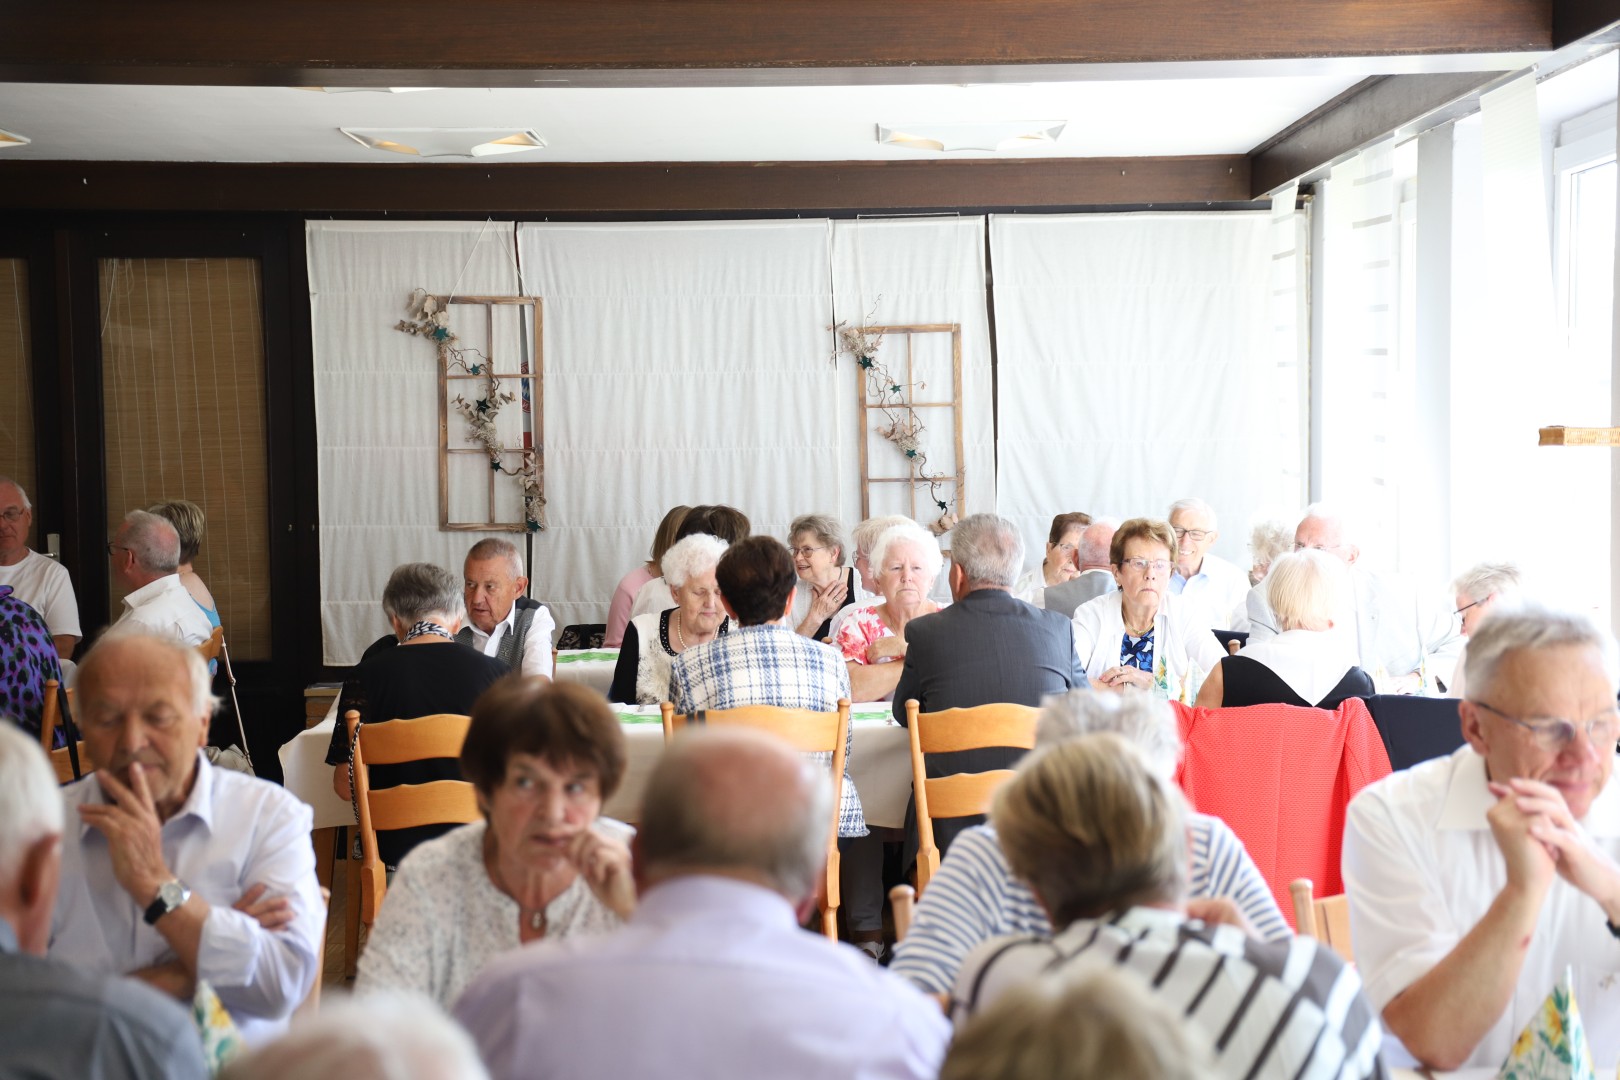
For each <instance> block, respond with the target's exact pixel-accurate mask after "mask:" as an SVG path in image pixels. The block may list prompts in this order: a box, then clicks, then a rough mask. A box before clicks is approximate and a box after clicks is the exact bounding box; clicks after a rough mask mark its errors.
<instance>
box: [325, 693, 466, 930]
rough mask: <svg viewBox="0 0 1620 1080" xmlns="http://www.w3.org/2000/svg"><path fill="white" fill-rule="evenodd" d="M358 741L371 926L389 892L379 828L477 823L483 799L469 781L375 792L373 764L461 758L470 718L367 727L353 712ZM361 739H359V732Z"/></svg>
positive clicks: (348, 719)
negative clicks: (379, 843)
mask: <svg viewBox="0 0 1620 1080" xmlns="http://www.w3.org/2000/svg"><path fill="white" fill-rule="evenodd" d="M343 719H344V723H345V724H346V725H347V727H348V729H349V737H350V739H351V740H352V741H353V743H354V801H355V806H356V807H357V808H358V809H359V813H360V853H361V861H360V922H361V923H363V924H364V925H365V926H368V927H369V926H371V925H372V924H373V923H375V922H376V921H377V909H378V908H380V907H381V906H382V900H383V894H384V893H385V892H387V891H388V874H387V868H386V867H385V866H384V865H383V861H382V859H381V857H379V855H378V854H377V830H379V829H383V830H387V829H413V828H416V827H418V826H421V825H465V824H467V823H468V822H472V821H477V820H478V818H479V813H478V799H477V797H476V796H475V795H474V794H473V786H472V785H471V784H469V783H467V781H465V780H434V781H432V782H431V783H427V784H401V785H400V786H398V787H391V788H383V789H381V790H378V791H373V790H372V788H371V779H370V774H369V772H368V770H369V769H370V767H371V766H373V765H400V764H403V763H405V762H407V761H426V760H431V759H433V758H455V757H460V756H461V744H462V743H463V742H465V741H466V739H467V725H468V724H469V723H470V718H469V717H466V716H457V715H455V714H452V713H436V714H434V715H432V716H419V717H416V718H415V719H413V720H390V721H388V722H387V723H383V724H362V723H360V714H359V713H358V712H355V711H354V710H353V709H350V710H349V712H348V713H347V714H345V715H344V718H343ZM356 729H358V730H359V737H358V738H355V731H356Z"/></svg>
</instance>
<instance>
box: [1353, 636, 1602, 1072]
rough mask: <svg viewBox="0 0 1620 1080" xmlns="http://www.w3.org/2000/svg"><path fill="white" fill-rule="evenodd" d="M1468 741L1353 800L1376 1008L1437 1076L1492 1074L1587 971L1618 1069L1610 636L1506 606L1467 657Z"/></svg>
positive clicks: (1360, 918) (1584, 1009)
mask: <svg viewBox="0 0 1620 1080" xmlns="http://www.w3.org/2000/svg"><path fill="white" fill-rule="evenodd" d="M1467 678H1468V694H1469V696H1468V698H1467V699H1465V700H1463V701H1461V702H1460V703H1459V710H1460V712H1461V715H1462V729H1463V736H1464V737H1465V738H1466V739H1467V740H1468V745H1467V746H1464V747H1462V748H1461V749H1459V750H1458V751H1457V752H1456V753H1454V754H1452V755H1451V756H1450V757H1445V758H1437V759H1435V760H1434V761H1427V762H1424V763H1423V764H1421V765H1417V766H1415V767H1413V768H1411V769H1408V770H1406V771H1404V772H1398V773H1395V774H1393V775H1391V776H1389V777H1387V778H1385V779H1384V780H1381V781H1379V782H1378V783H1376V784H1374V785H1372V786H1370V787H1368V788H1366V789H1365V790H1363V791H1362V792H1361V794H1359V795H1358V796H1357V797H1356V798H1355V800H1354V801H1353V802H1351V804H1350V810H1349V814H1348V818H1347V821H1346V824H1345V831H1344V884H1345V892H1346V893H1347V894H1348V896H1349V899H1350V928H1351V940H1352V941H1354V943H1355V951H1356V962H1357V964H1358V966H1359V967H1360V969H1361V973H1362V976H1363V978H1364V979H1365V980H1366V987H1367V996H1368V997H1369V998H1370V999H1371V1000H1372V1002H1373V1005H1374V1006H1375V1007H1377V1008H1379V1009H1381V1010H1382V1012H1383V1017H1384V1024H1385V1026H1386V1027H1387V1028H1388V1029H1389V1030H1390V1031H1391V1032H1392V1033H1394V1034H1395V1035H1397V1036H1399V1037H1400V1039H1401V1041H1402V1042H1404V1043H1405V1044H1406V1048H1407V1049H1408V1050H1409V1051H1411V1053H1412V1054H1413V1055H1414V1056H1415V1057H1417V1059H1418V1060H1419V1061H1421V1062H1423V1063H1424V1064H1426V1065H1428V1066H1431V1067H1433V1068H1435V1069H1437V1070H1438V1069H1457V1068H1461V1067H1464V1066H1489V1067H1491V1068H1495V1067H1496V1066H1497V1065H1499V1064H1500V1063H1501V1062H1502V1061H1503V1060H1504V1059H1506V1057H1507V1055H1508V1052H1509V1051H1510V1050H1511V1049H1512V1046H1513V1040H1514V1038H1515V1037H1516V1036H1517V1034H1518V1033H1519V1031H1520V1030H1522V1029H1523V1028H1524V1026H1525V1025H1526V1024H1527V1023H1528V1022H1529V1021H1530V1020H1531V1019H1532V1018H1533V1017H1534V1016H1535V1015H1536V1013H1537V1012H1538V1011H1539V1010H1540V1007H1541V1003H1542V1001H1543V1000H1544V999H1545V998H1546V996H1547V994H1548V993H1549V992H1551V990H1552V989H1553V987H1554V986H1555V985H1556V984H1557V983H1558V981H1559V980H1560V979H1561V978H1562V977H1563V975H1564V972H1565V971H1566V970H1572V971H1573V974H1574V991H1575V1000H1576V1001H1577V1002H1578V1003H1579V1005H1580V1010H1581V1016H1582V1018H1583V1019H1584V1021H1585V1025H1586V1034H1587V1038H1588V1039H1589V1040H1590V1042H1591V1047H1592V1053H1593V1056H1594V1058H1595V1059H1596V1060H1597V1061H1599V1062H1602V1063H1604V1065H1605V1066H1607V1065H1608V1064H1609V1063H1611V1062H1613V1061H1615V1060H1616V1058H1617V1057H1620V986H1617V985H1616V983H1617V981H1620V980H1617V976H1620V940H1617V938H1620V930H1617V929H1616V926H1620V862H1617V860H1620V781H1617V780H1616V779H1615V776H1614V771H1613V770H1614V756H1615V739H1616V735H1617V733H1620V717H1617V714H1616V710H1615V678H1616V659H1615V646H1614V640H1613V638H1611V637H1610V636H1609V635H1608V634H1607V633H1605V632H1603V631H1600V630H1598V629H1597V628H1596V627H1595V626H1593V625H1592V624H1591V622H1590V621H1588V620H1587V619H1586V618H1584V617H1583V616H1578V615H1567V614H1563V613H1556V612H1551V611H1547V610H1545V609H1541V608H1525V609H1522V610H1520V611H1510V612H1498V613H1495V614H1493V615H1492V616H1491V618H1489V619H1486V620H1484V621H1483V622H1481V624H1480V625H1479V627H1478V628H1477V629H1476V630H1475V632H1474V633H1473V635H1472V636H1471V638H1470V643H1469V646H1468V672H1467Z"/></svg>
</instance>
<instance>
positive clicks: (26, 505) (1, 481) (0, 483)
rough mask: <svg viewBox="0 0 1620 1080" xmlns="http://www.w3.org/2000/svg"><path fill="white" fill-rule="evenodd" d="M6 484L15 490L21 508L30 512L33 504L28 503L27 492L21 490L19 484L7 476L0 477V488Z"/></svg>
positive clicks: (21, 487)
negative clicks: (20, 502) (20, 501)
mask: <svg viewBox="0 0 1620 1080" xmlns="http://www.w3.org/2000/svg"><path fill="white" fill-rule="evenodd" d="M7 484H10V485H11V486H12V487H14V488H16V489H17V497H18V498H19V499H21V500H22V508H23V509H24V510H32V509H33V508H34V504H33V503H31V502H29V501H28V492H26V491H24V490H23V486H22V485H21V484H19V483H17V481H15V480H13V479H12V478H11V477H9V476H0V487H5V486H6V485H7Z"/></svg>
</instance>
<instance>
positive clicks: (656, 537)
mask: <svg viewBox="0 0 1620 1080" xmlns="http://www.w3.org/2000/svg"><path fill="white" fill-rule="evenodd" d="M690 509H692V508H691V507H690V506H676V507H671V508H670V511H669V513H667V514H665V515H664V520H663V521H660V522H659V523H658V531H657V532H655V533H653V543H652V557H651V558H650V559H648V560H647V561H646V562H645V563H643V564H641V565H640V566H638V567H636V568H635V569H634V570H632V571H630V572H629V573H628V574H626V575H624V577H622V578H620V579H619V585H618V588H616V589H614V590H613V600H612V602H610V603H609V604H608V616H607V631H606V633H605V634H604V635H603V638H602V644H603V646H605V647H606V648H609V649H617V648H618V647H619V645H620V644H621V643H622V642H623V641H624V628H625V627H626V626H628V625H630V609H631V608H632V607H634V606H635V602H636V594H637V593H638V592H640V591H641V587H642V586H643V585H645V584H647V582H649V581H651V580H652V579H653V578H655V577H661V576H662V575H663V572H664V571H663V561H664V555H665V553H667V552H668V551H669V549H670V548H672V547H674V546H675V540H676V536H675V534H676V532H677V531H678V530H679V529H680V527H681V522H682V521H684V520H686V513H687V511H688V510H690Z"/></svg>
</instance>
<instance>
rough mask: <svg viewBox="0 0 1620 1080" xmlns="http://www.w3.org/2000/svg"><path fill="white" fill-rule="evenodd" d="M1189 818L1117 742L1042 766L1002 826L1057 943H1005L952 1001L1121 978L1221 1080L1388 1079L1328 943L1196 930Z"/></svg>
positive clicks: (1074, 743) (963, 977)
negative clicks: (1056, 982)
mask: <svg viewBox="0 0 1620 1080" xmlns="http://www.w3.org/2000/svg"><path fill="white" fill-rule="evenodd" d="M1184 806H1185V802H1184V800H1183V799H1182V797H1181V793H1180V792H1179V791H1177V790H1176V789H1175V786H1174V784H1173V783H1171V781H1169V780H1168V779H1167V778H1165V777H1164V776H1161V775H1158V774H1157V773H1156V772H1155V770H1154V769H1153V768H1152V767H1151V766H1150V765H1149V764H1148V763H1147V761H1146V760H1145V759H1144V758H1143V757H1142V754H1141V751H1140V750H1138V749H1137V747H1136V746H1135V745H1133V744H1132V743H1130V742H1127V741H1126V740H1125V739H1123V738H1121V737H1120V736H1118V735H1114V734H1097V735H1082V736H1080V737H1079V738H1075V739H1069V740H1067V741H1065V742H1062V743H1059V744H1058V745H1056V746H1053V747H1051V748H1050V749H1048V750H1044V751H1041V752H1039V753H1037V754H1036V755H1034V756H1032V757H1031V758H1030V759H1029V760H1028V762H1026V763H1025V765H1024V766H1023V767H1022V768H1020V770H1019V773H1018V775H1017V776H1016V777H1015V778H1014V779H1013V780H1011V781H1010V782H1008V783H1007V784H1006V785H1005V786H1003V787H1002V788H1001V790H1000V791H999V792H997V794H996V800H995V804H994V808H993V810H992V811H991V817H992V820H993V821H994V822H995V827H996V833H997V836H998V837H999V838H1000V840H1001V847H1002V849H1003V850H1004V851H1005V852H1006V854H1007V862H1008V865H1010V866H1011V867H1012V870H1013V873H1014V874H1016V875H1017V876H1018V877H1019V878H1020V879H1021V880H1023V881H1025V882H1027V883H1028V885H1029V887H1030V889H1031V891H1033V892H1034V894H1035V897H1036V899H1037V900H1039V901H1040V905H1041V908H1042V909H1043V910H1044V911H1045V912H1046V913H1047V915H1048V916H1049V917H1050V918H1051V921H1052V926H1053V929H1054V930H1055V936H1047V935H1035V934H1030V935H1023V936H1013V937H1003V938H994V939H992V940H990V941H987V942H984V943H983V944H981V945H980V946H979V947H978V948H976V949H975V950H974V951H973V952H972V953H971V954H969V956H968V958H967V960H966V962H965V963H964V964H963V966H962V970H961V972H960V973H959V974H958V976H957V979H956V986H955V990H954V991H953V993H952V1005H953V1008H952V1012H953V1015H954V1016H955V1017H956V1019H957V1022H958V1023H959V1024H962V1023H965V1022H966V1021H967V1020H968V1018H969V1017H972V1016H973V1015H975V1014H976V1013H978V1012H979V1010H981V1009H984V1008H985V1007H986V1006H988V1005H989V1004H990V1003H991V1002H993V1001H995V1000H996V999H997V998H999V997H1000V996H1001V995H1002V994H1003V993H1005V992H1006V991H1008V990H1011V989H1013V988H1014V987H1018V986H1021V985H1024V984H1027V983H1028V982H1030V981H1031V980H1033V979H1036V978H1038V977H1040V976H1042V975H1043V974H1055V973H1057V972H1065V973H1072V974H1079V973H1083V972H1090V971H1096V970H1110V969H1115V968H1117V969H1120V970H1122V971H1124V972H1126V973H1128V974H1130V975H1132V976H1134V977H1136V978H1138V979H1140V980H1141V981H1142V985H1144V986H1148V987H1150V988H1151V989H1152V992H1153V993H1154V994H1155V995H1156V996H1157V997H1159V998H1160V999H1161V1000H1164V1001H1165V1002H1167V1003H1169V1004H1171V1005H1172V1006H1173V1007H1174V1008H1175V1009H1176V1010H1177V1012H1179V1013H1180V1014H1181V1015H1182V1016H1183V1017H1184V1018H1185V1022H1186V1024H1187V1025H1188V1026H1189V1027H1192V1028H1196V1029H1197V1030H1198V1031H1199V1032H1201V1033H1202V1035H1203V1036H1204V1037H1205V1038H1207V1040H1208V1042H1209V1044H1210V1045H1211V1046H1213V1048H1214V1051H1215V1069H1214V1073H1213V1075H1215V1076H1218V1077H1223V1078H1231V1080H1239V1078H1252V1080H1295V1078H1296V1077H1300V1076H1332V1077H1339V1078H1341V1080H1345V1078H1352V1077H1383V1076H1384V1075H1385V1072H1384V1067H1383V1065H1382V1064H1381V1063H1380V1061H1379V1057H1378V1052H1379V1045H1380V1043H1381V1042H1382V1040H1383V1033H1382V1032H1381V1031H1380V1030H1379V1026H1378V1017H1377V1015H1376V1013H1374V1011H1373V1009H1372V1007H1371V1006H1370V1005H1369V1004H1368V1003H1367V999H1366V997H1364V996H1363V994H1362V992H1361V986H1360V980H1359V979H1358V978H1357V977H1356V973H1355V970H1354V969H1353V968H1351V967H1350V966H1349V965H1347V964H1345V963H1344V961H1342V960H1340V959H1339V958H1338V956H1336V955H1335V954H1334V953H1333V951H1332V950H1331V949H1330V948H1328V946H1327V945H1326V944H1324V943H1318V942H1316V941H1314V940H1313V939H1311V938H1303V937H1302V938H1291V939H1288V940H1285V941H1274V942H1266V941H1255V940H1254V939H1252V938H1250V937H1249V936H1247V935H1246V934H1245V933H1244V932H1243V930H1242V929H1240V928H1239V927H1237V926H1231V925H1224V924H1214V923H1207V922H1197V921H1189V919H1188V916H1187V909H1186V900H1185V897H1186V895H1187V850H1186V848H1187V840H1186V820H1185V810H1184Z"/></svg>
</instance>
